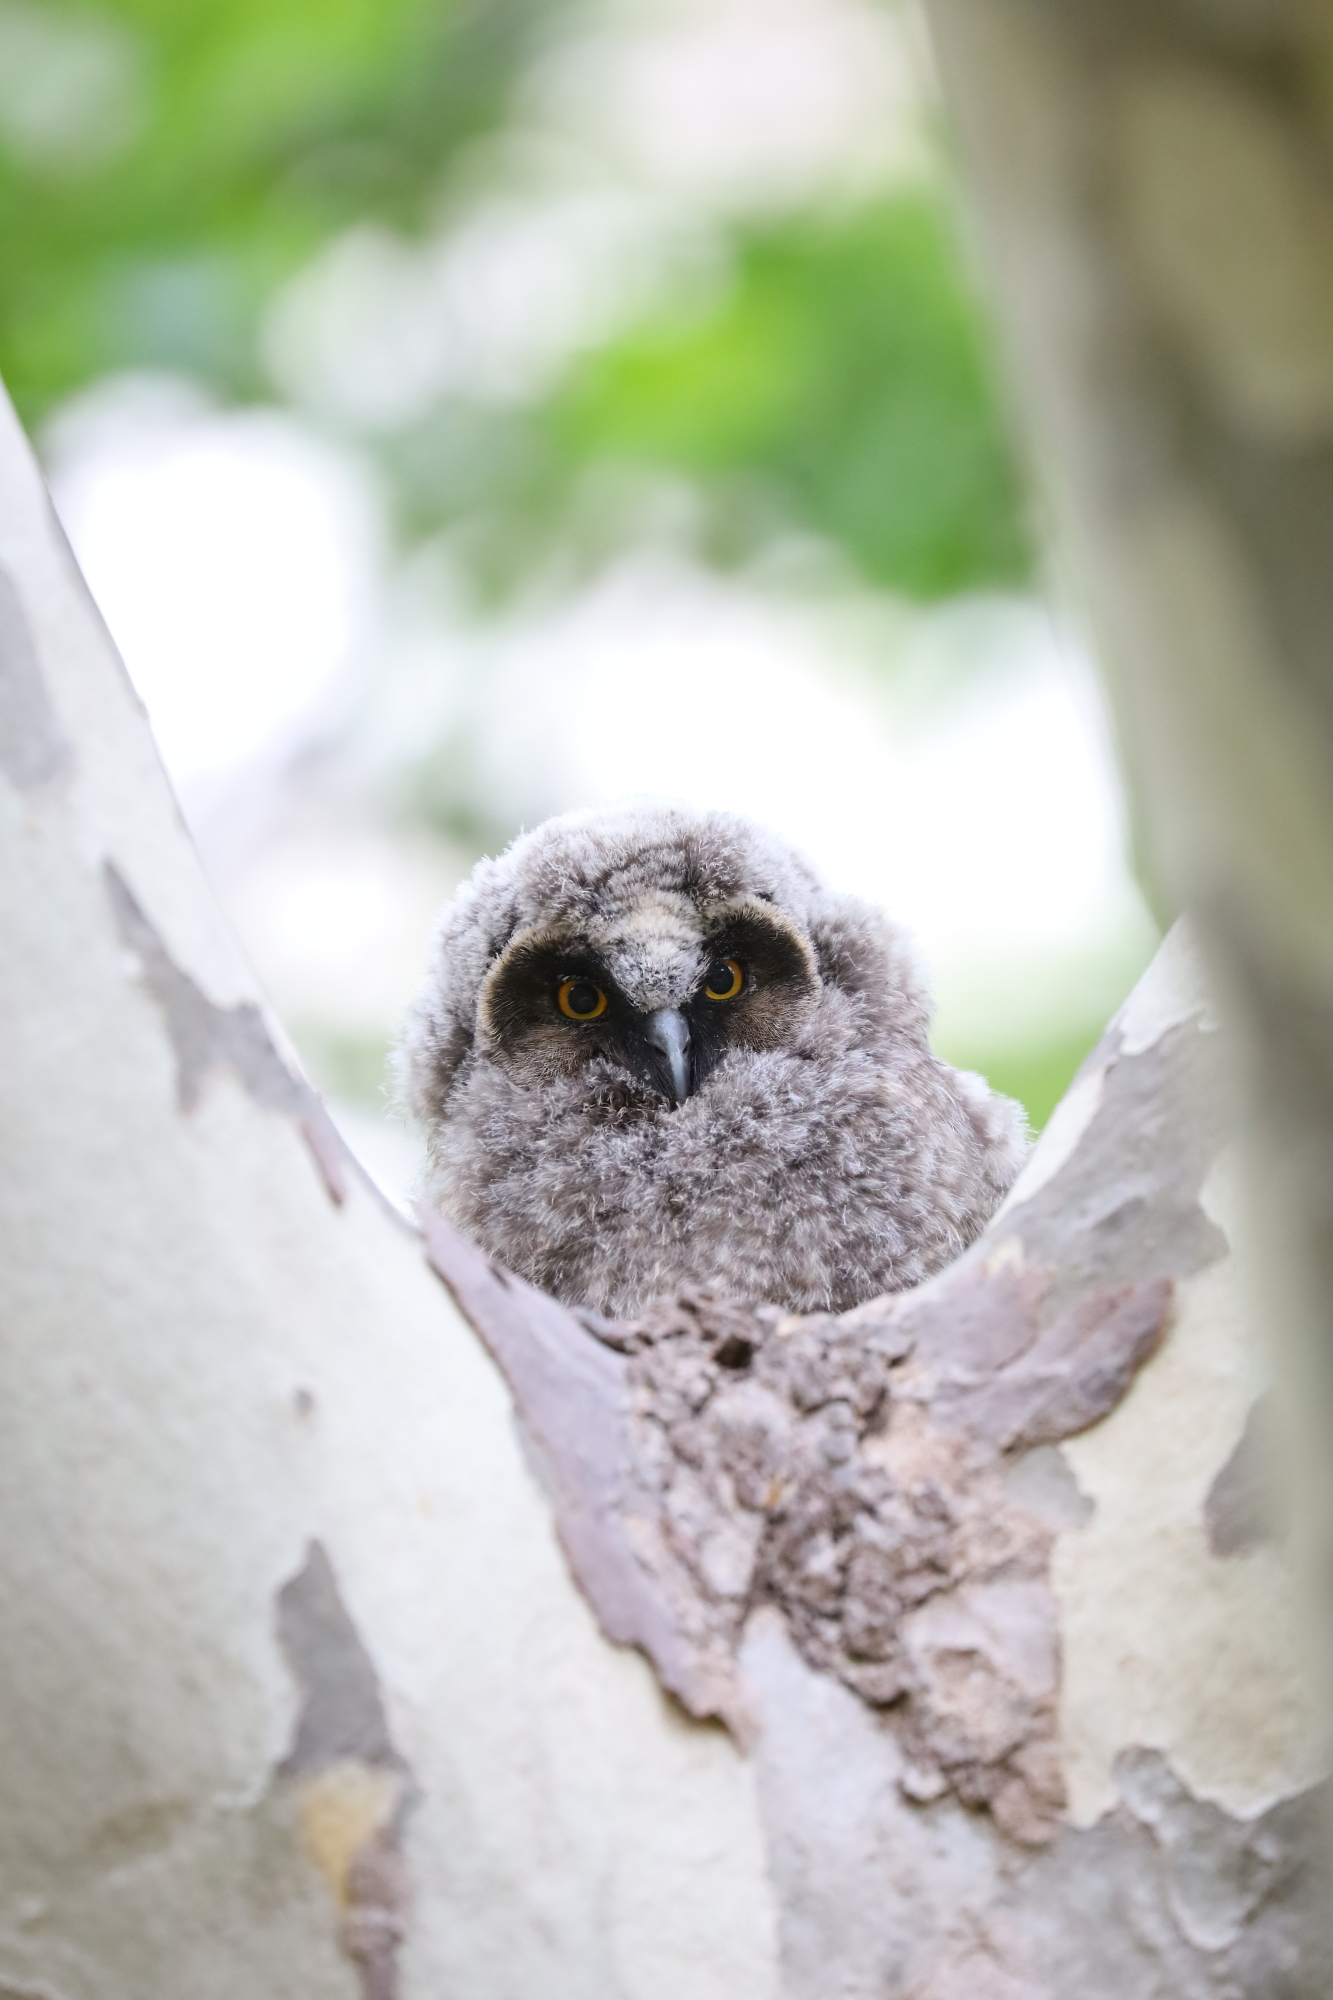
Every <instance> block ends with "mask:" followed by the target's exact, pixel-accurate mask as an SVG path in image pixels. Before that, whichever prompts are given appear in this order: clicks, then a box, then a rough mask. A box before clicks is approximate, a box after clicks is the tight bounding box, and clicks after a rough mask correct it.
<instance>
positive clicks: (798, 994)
mask: <svg viewBox="0 0 1333 2000" xmlns="http://www.w3.org/2000/svg"><path fill="white" fill-rule="evenodd" d="M620 957H621V952H620V950H619V948H618V940H617V939H616V938H614V937H612V938H608V939H607V940H606V941H605V944H603V943H602V942H601V941H600V940H599V941H597V942H592V941H590V940H589V939H587V938H580V937H571V936H569V935H568V934H567V933H566V934H561V933H559V932H545V933H541V932H536V931H528V932H526V933H523V934H521V935H520V936H519V937H517V938H515V939H514V940H513V942H512V943H511V944H510V945H509V947H508V948H507V950H505V952H504V953H503V954H502V955H501V957H500V958H499V959H498V960H497V961H496V963H495V964H494V965H493V966H492V968H491V970H490V972H489V973H488V975H487V977H486V980H485V982H484V983H483V986H482V990H481V995H480V1000H479V1005H478V1018H477V1027H478V1035H479V1039H480V1041H481V1043H482V1045H483V1046H484V1047H485V1048H486V1050H487V1053H488V1054H489V1055H490V1056H491V1058H492V1059H493V1060H494V1061H496V1062H498V1063H499V1064H500V1066H501V1067H502V1068H504V1069H506V1070H507V1071H508V1072H509V1074H510V1075H511V1076H513V1078H514V1079H515V1081H516V1082H518V1083H520V1084H522V1085H525V1086H527V1087H540V1086H541V1085H542V1084H543V1083H545V1082H548V1081H550V1080H552V1079H554V1078H556V1077H559V1076H569V1077H573V1076H577V1075H578V1074H579V1073H580V1072H582V1071H584V1070H586V1069H588V1068H589V1066H590V1065H594V1066H595V1069H594V1074H598V1073H600V1074H601V1075H602V1076H605V1075H606V1072H607V1069H608V1068H609V1069H610V1071H611V1072H612V1073H614V1072H615V1071H619V1072H621V1073H622V1074H624V1073H626V1072H627V1073H628V1076H629V1078H631V1079H632V1080H633V1082H634V1083H635V1084H637V1085H638V1086H639V1088H640V1089H645V1090H646V1091H647V1092H648V1093H650V1101H651V1098H656V1099H658V1100H659V1101H661V1104H662V1108H663V1109H667V1108H670V1109H672V1110H674V1109H677V1108H678V1107H679V1106H680V1105H682V1104H684V1103H685V1102H686V1100H687V1099H688V1098H690V1097H692V1096H694V1095H695V1094H696V1093H697V1092H698V1091H699V1090H700V1089H702V1088H703V1087H704V1085H705V1084H706V1083H707V1080H708V1078H709V1076H710V1075H711V1074H712V1072H713V1070H714V1069H716V1068H717V1066H718V1065H719V1064H720V1063H722V1062H724V1061H725V1060H726V1058H727V1057H728V1055H729V1054H730V1053H731V1052H732V1051H733V1050H737V1051H738V1050H743V1049H765V1048H780V1047H783V1046H784V1045H786V1043H787V1042H788V1041H789V1040H790V1037H791V1035H792V1033H793V1031H794V1030H795V1028H796V1026H797V1024H798V1021H799V1019H800V1017H801V1016H802V1014H803V1013H804V1009H805V1004H806V1002H807V1000H808V999H809V997H810V995H811V993H812V992H813V991H814V990H815V989H816V988H817V986H818V983H819V982H818V975H817V974H816V972H815V970H814V965H813V962H812V958H811V954H810V950H809V947H808V945H807V944H806V942H805V940H804V938H803V937H802V936H801V935H800V933H799V932H798V931H796V930H795V929H794V928H792V927H791V926H789V924H788V923H787V921H786V920H785V919H784V918H783V917H782V916H781V914H780V913H778V912H777V911H774V910H772V909H770V908H767V907H765V906H762V905H760V906H756V905H754V904H748V903H747V904H743V905H733V906H731V907H730V908H728V909H725V910H722V911H719V912H718V913H717V914H716V916H715V918H714V919H713V921H712V922H707V921H706V920H704V919H702V918H701V919H700V924H699V931H698V932H697V933H696V935H695V937H694V938H693V939H687V940H683V941H682V946H681V950H680V958H679V964H678V965H677V966H676V967H675V970H674V972H673V973H672V976H671V983H672V985H673V986H674V989H675V993H676V994H678V995H679V996H680V998H679V1001H678V1004H676V1005H674V1006H671V1005H667V1006H663V1005H662V1004H661V1002H660V998H657V997H656V996H653V995H652V994H650V993H649V992H644V993H639V992H637V991H636V990H635V984H634V983H633V982H631V983H630V985H629V990H627V988H626V985H625V984H624V983H622V979H623V977H624V975H625V968H624V967H622V966H621V965H620V963H619V961H620ZM618 971H619V972H620V973H621V974H622V978H621V979H618V978H617V972H618ZM659 990H660V989H659ZM649 1108H650V1102H649V1103H645V1105H644V1109H645V1111H646V1110H648V1109H649Z"/></svg>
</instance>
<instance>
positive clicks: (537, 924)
mask: <svg viewBox="0 0 1333 2000" xmlns="http://www.w3.org/2000/svg"><path fill="white" fill-rule="evenodd" d="M927 1018H928V1007H927V1002H926V998H925V994H924V991H923V989H922V987H921V984H920V982H919V980H918V978H917V975H916V972H915V969H914V967H913V964H912V959H911V953H910V950H909V948H908V946H907V944H906V942H905V940H904V939H903V938H902V936H901V934H900V933H899V932H898V931H897V930H896V929H895V928H894V926H893V925H892V924H891V923H890V922H889V921H888V920H887V919H886V918H884V917H883V916H882V915H880V913H879V912H877V911H874V910H870V909H868V908H867V907H866V906H865V905H864V904H861V903H858V902H856V901H855V900H854V899H853V898H850V897H845V896H836V895H832V894H830V893H829V892H828V891H826V890H825V889H824V888H823V887H822V886H821V884H820V883H819V882H818V880H817V879H816V877H815V876H814V875H813V873H812V872H811V870H810V869H809V868H808V867H807V866H806V865H805V863H803V862H802V861H801V860H800V859H799V857H797V856H796V855H794V854H792V853H791V852H790V850H789V849H787V848H785V847H784V846H783V845H782V844H781V843H780V842H778V841H775V840H774V839H773V838H772V836H771V835H768V834H766V833H764V831H763V830H762V829H761V828H758V827H755V826H753V825H752V824H751V823H750V822H748V821H746V820H742V819H740V818H738V817H737V816H735V815H733V814H728V813H696V812H692V811H691V810H689V809H688V808H684V807H672V806H662V807H657V806H652V805H644V806H637V805H630V806H626V807H624V808H616V809H612V810H610V811H608V812H604V813H598V814H589V815H570V816H569V817H568V818H567V819H561V820H552V821H548V822H547V823H546V824H545V825H544V826H540V827H537V828H535V829H534V831H533V832H531V833H529V834H526V835H524V836H523V837H522V838H521V839H519V840H518V841H516V842H515V843H514V845H513V846H512V847H511V848H509V849H508V850H507V851H506V852H505V853H504V854H503V855H501V856H500V857H499V858H498V859H497V860H495V861H484V862H480V863H479V864H478V866H477V868H476V869H475V870H474V872H473V875H472V877H471V879H470V881H469V882H468V883H467V884H465V885H464V887H463V888H462V889H460V891H459V893H458V895H457V897H456V898H455V900H454V902H453V904H452V905H451V906H450V908H449V909H448V910H447V911H446V912H445V915H444V919H443V922H442V924H441V927H440V931H439V934H438V938H437V943H436V955H435V961H434V964H433V966H432V969H431V973H430V976H429V978H428V980H427V983H426V986H425V988H424V990H423V992H422V995H421V998H420V1000H419V1001H418V1003H417V1005H416V1007H415V1009H414V1010H413V1013H412V1015H411V1017H410V1019H409V1021H408V1025H407V1033H406V1036H405V1039H404V1068H405V1080H406V1083H407V1087H408V1094H409V1097H410V1101H411V1103H412V1105H413V1108H414V1109H415V1111H416V1113H417V1115H418V1117H419V1118H420V1119H421V1122H422V1124H423V1125H424V1126H425V1128H426V1134H427V1146H428V1166H427V1172H426V1179H425V1183H424V1193H425V1197H426V1199H427V1200H428V1201H430V1202H431V1203H432V1204H433V1205H434V1206H435V1207H437V1208H438V1209H440V1210H441V1211H442V1212H443V1213H445V1214H446V1215H448V1216H450V1217H451V1218H452V1219H453V1220H454V1221H456V1222H458V1223H459V1224H460V1225H461V1226H462V1227H463V1228H465V1229H467V1230H470V1231H471V1233H472V1234H473V1235H474V1236H475V1237H476V1238H477V1240H478V1241H479V1242H480V1243H482V1244H483V1245H484V1247H485V1248H486V1249H487V1250H488V1251H489V1252H490V1253H491V1255H492V1256H495V1257H498V1258H499V1259H500V1260H501V1262H502V1263H504V1264H506V1265H507V1266H508V1267H509V1268H510V1269H511V1270H514V1271H517V1272H519V1273H520V1274H521V1275H522V1276H523V1277H525V1278H528V1279H530V1280H531V1281H532V1282H533V1283H534V1284H538V1285H542V1286H544V1287H545V1288H546V1289H548V1290H550V1291H552V1292H554V1293H555V1294H556V1295H557V1296H558V1297H560V1298H562V1299H566V1300H568V1301H570V1302H571V1303H574V1304H580V1305H585V1306H591V1307H593V1308H595V1309H596V1310H597V1311H598V1312H610V1313H615V1314H618V1315H621V1316H626V1315H631V1314H633V1313H635V1312H637V1311H638V1309H639V1307H640V1306H641V1305H642V1303H643V1302H644V1301H645V1300H647V1299H650V1298H654V1297H661V1296H663V1295H666V1294H670V1293H671V1292H672V1291H673V1290H674V1289H675V1288H676V1287H678V1286H680V1285H682V1284H697V1283H703V1284H714V1285H717V1286H718V1287H720V1288H721V1289H722V1290H724V1291H726V1292H729V1293H730V1294H731V1295H732V1296H734V1297H737V1298H751V1299H771V1300H774V1301H777V1302H781V1303H782V1304H784V1305H789V1306H792V1307H800V1309H802V1310H804V1311H814V1310H816V1309H817V1308H819V1307H827V1306H834V1307H837V1308H838V1309H841V1308H842V1307H843V1306H847V1305H851V1304H854V1303H855V1302H856V1301H857V1300H859V1299H863V1298H870V1297H872V1296H873V1295H874V1294H875V1293H876V1292H880V1291H885V1290H887V1289H889V1288H890V1287H893V1286H898V1285H902V1284H915V1283H917V1282H919V1280H920V1279H921V1278H923V1277H925V1276H927V1275H928V1274H929V1273H930V1272H931V1271H932V1270H935V1269H938V1267H939V1266H940V1264H941V1263H943V1262H945V1261H947V1259H948V1257H949V1256H951V1255H956V1254H957V1251H958V1250H959V1249H961V1248H962V1247H963V1245H964V1244H965V1243H966V1242H969V1241H970V1240H971V1238H972V1236H973V1235H975V1233H976V1231H977V1229H978V1228H979V1227H980V1226H981V1223H982V1221H984V1219H985V1217H986V1216H988V1215H989V1214H990V1212H991V1209H992V1208H993V1207H994V1206H995V1204H996V1202H997V1201H998V1199H999V1197H1000V1195H1001V1194H1002V1193H1003V1191H1004V1189H1005V1188H1006V1187H1007V1186H1008V1185H1009V1182H1010V1181H1011V1180H1012V1179H1013V1176H1014V1173H1015V1172H1016V1171H1017V1165H1018V1161H1019V1159H1020V1158H1021V1155H1022V1141H1021V1136H1020V1135H1019V1133H1018V1129H1017V1127H1016V1126H1015V1123H1014V1118H1013V1113H1012V1108H1011V1107H1010V1108H1005V1107H1003V1106H1002V1105H1000V1104H999V1103H992V1101H991V1100H990V1098H989V1093H988V1092H987V1091H986V1089H985V1086H984V1085H983V1084H982V1083H980V1081H979V1080H978V1079H975V1078H973V1079H970V1080H969V1079H967V1078H962V1077H958V1076H957V1075H956V1073H955V1072H954V1071H952V1070H950V1069H949V1068H948V1066H947V1064H944V1063H942V1062H940V1061H939V1059H938V1058H937V1057H935V1056H934V1055H932V1053H931V1051H930V1047H929V1044H928V1042H927V1039H926V1025H927Z"/></svg>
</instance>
